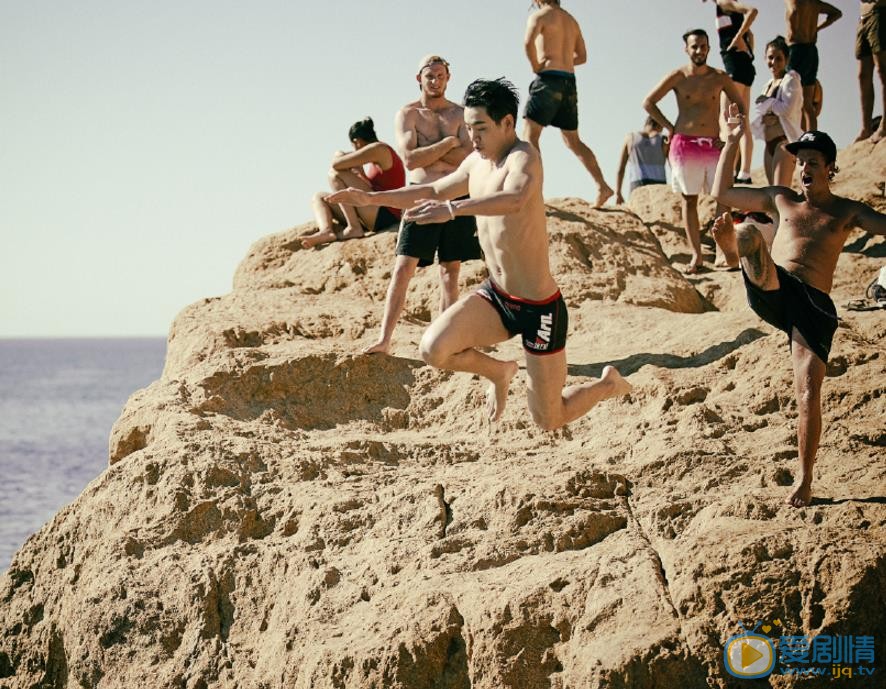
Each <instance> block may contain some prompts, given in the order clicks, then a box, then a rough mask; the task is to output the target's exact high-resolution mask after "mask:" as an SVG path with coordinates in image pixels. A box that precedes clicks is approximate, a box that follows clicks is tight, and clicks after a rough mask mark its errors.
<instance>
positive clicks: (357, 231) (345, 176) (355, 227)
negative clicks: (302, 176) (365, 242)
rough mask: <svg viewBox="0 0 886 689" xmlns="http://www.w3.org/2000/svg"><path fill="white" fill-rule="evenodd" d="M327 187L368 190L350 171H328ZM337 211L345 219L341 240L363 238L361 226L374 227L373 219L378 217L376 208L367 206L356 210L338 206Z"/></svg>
mask: <svg viewBox="0 0 886 689" xmlns="http://www.w3.org/2000/svg"><path fill="white" fill-rule="evenodd" d="M329 185H330V186H331V187H332V188H333V189H335V190H338V189H347V188H348V187H354V188H356V189H363V190H365V191H369V190H370V186H369V185H368V184H367V183H366V181H365V180H364V179H363V178H362V177H360V176H359V175H357V174H356V173H353V172H351V171H350V170H330V171H329ZM339 209H340V210H341V213H342V215H343V216H344V219H345V229H344V230H343V231H342V238H343V239H356V238H357V237H362V236H363V226H364V223H365V226H366V227H367V228H370V227H373V226H374V225H375V218H376V217H377V216H378V207H377V206H368V207H366V208H356V207H354V206H347V205H345V204H339Z"/></svg>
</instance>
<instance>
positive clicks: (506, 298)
mask: <svg viewBox="0 0 886 689" xmlns="http://www.w3.org/2000/svg"><path fill="white" fill-rule="evenodd" d="M477 294H478V295H479V296H481V297H483V298H484V299H485V300H486V301H488V302H489V303H490V304H491V305H492V308H494V309H495V310H496V311H497V312H498V316H499V318H501V322H502V324H503V325H504V326H505V329H507V331H508V332H509V333H510V334H511V335H512V336H513V335H522V336H523V348H524V349H525V350H526V351H528V352H529V353H530V354H555V353H557V352H559V351H562V350H563V348H564V347H566V331H567V330H569V315H568V313H567V311H566V302H565V301H563V296H562V295H561V294H560V290H557V292H556V293H555V294H553V295H551V296H550V297H548V298H547V299H545V300H544V301H530V300H529V299H521V298H520V297H515V296H512V295H510V294H508V293H507V292H505V291H504V290H503V289H502V288H501V287H499V286H498V285H496V284H495V283H494V282H493V281H492V280H491V279H490V278H487V279H486V280H485V281H484V282H483V284H482V285H480V287H479V288H478V289H477Z"/></svg>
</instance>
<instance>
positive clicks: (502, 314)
mask: <svg viewBox="0 0 886 689" xmlns="http://www.w3.org/2000/svg"><path fill="white" fill-rule="evenodd" d="M517 104H518V96H517V93H516V90H515V89H514V86H513V85H512V84H511V83H510V82H508V81H505V80H504V79H497V80H495V81H485V80H477V81H475V82H473V83H472V84H471V85H470V86H468V89H467V91H466V92H465V98H464V105H465V123H466V124H467V127H468V130H469V132H470V136H471V142H472V144H473V147H474V152H473V153H472V154H471V155H469V156H468V157H467V158H466V159H465V161H464V162H463V163H462V164H461V165H460V166H459V167H458V169H457V170H456V171H455V172H453V173H452V174H449V175H447V176H446V177H443V178H441V179H439V180H437V181H436V182H434V183H432V184H424V185H420V186H413V187H406V188H404V189H399V190H396V191H387V192H366V191H363V190H360V189H347V190H344V191H340V192H336V193H334V194H333V195H332V198H331V200H332V201H333V202H335V203H347V204H353V205H364V204H366V205H369V204H375V205H381V206H393V207H395V208H405V209H408V211H407V212H406V213H405V214H404V215H405V217H406V218H407V219H410V220H413V221H414V222H416V223H418V224H419V225H424V226H428V225H429V224H435V223H440V222H442V221H445V220H448V219H452V218H455V217H461V216H463V215H474V216H477V227H478V230H479V237H480V244H481V245H482V247H483V253H484V255H485V258H486V267H487V268H488V269H489V275H490V277H489V279H487V280H486V282H484V283H483V285H481V287H480V288H479V289H478V290H477V291H476V292H474V293H473V294H470V295H466V296H464V297H462V298H461V299H460V300H459V301H458V302H457V303H456V304H455V305H454V306H452V307H450V308H449V309H447V310H446V311H444V312H443V313H442V314H441V315H440V316H439V317H438V318H437V319H436V320H435V321H434V322H433V323H431V325H430V327H429V328H428V330H427V331H426V332H425V334H424V336H423V337H422V341H421V356H422V358H423V359H424V360H425V361H426V362H427V363H429V364H431V365H432V366H436V367H437V368H445V369H449V370H452V371H466V372H468V373H476V374H479V375H481V376H483V377H484V378H486V379H488V380H489V381H490V385H489V387H488V389H487V394H486V400H487V401H486V407H487V413H488V416H489V419H490V420H491V421H496V420H497V419H498V418H499V417H500V416H501V414H502V412H503V411H504V408H505V401H506V399H507V394H508V387H509V385H510V383H511V379H512V378H513V377H514V375H515V374H516V373H517V362H516V361H501V360H499V359H494V358H493V357H491V356H488V355H487V354H485V353H483V352H481V351H480V350H479V349H478V348H480V347H489V346H491V345H494V344H497V343H499V342H504V341H505V340H509V339H510V338H512V337H514V335H518V334H519V335H520V336H521V337H522V339H523V347H524V351H525V353H526V373H527V375H528V377H529V390H528V400H529V410H530V412H531V414H532V418H533V419H534V420H535V422H536V423H537V424H538V425H539V426H541V427H542V428H544V429H546V430H550V429H554V428H559V427H560V426H563V425H565V424H567V423H569V422H571V421H574V420H575V419H577V418H579V417H581V416H583V415H584V414H586V413H587V412H588V411H589V410H590V409H591V408H592V407H593V406H594V405H596V404H597V403H598V402H600V401H602V400H605V399H608V398H610V397H616V396H622V395H626V394H627V393H629V392H630V390H631V385H630V383H628V382H627V381H626V380H625V379H624V378H622V377H621V375H619V373H618V371H616V370H615V369H614V368H613V367H611V366H607V367H605V368H604V369H603V374H602V377H601V378H599V379H596V380H594V381H592V382H589V383H583V384H581V385H573V386H570V387H568V388H564V385H565V383H566V352H565V350H564V348H565V346H566V331H567V329H568V322H567V314H566V304H565V303H564V301H563V297H562V296H561V295H560V291H559V289H557V284H556V283H555V282H554V278H553V277H552V276H551V271H550V262H549V258H548V236H547V229H546V226H545V205H544V199H543V197H542V166H541V159H540V157H539V154H538V151H537V150H536V149H535V148H534V147H533V146H531V145H530V144H528V143H526V142H524V141H520V139H518V138H517V133H516V129H515V123H516V119H517ZM466 194H469V195H470V198H463V197H464V196H465V195H466ZM453 199H456V200H453ZM458 199H461V200H458ZM419 202H421V203H420V204H419V205H415V204H417V203H419Z"/></svg>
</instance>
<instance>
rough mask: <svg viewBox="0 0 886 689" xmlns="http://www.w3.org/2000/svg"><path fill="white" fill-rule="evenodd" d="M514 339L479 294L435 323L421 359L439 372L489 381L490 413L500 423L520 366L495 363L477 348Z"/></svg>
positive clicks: (425, 338) (426, 336)
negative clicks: (479, 377)
mask: <svg viewBox="0 0 886 689" xmlns="http://www.w3.org/2000/svg"><path fill="white" fill-rule="evenodd" d="M510 338H511V334H510V333H509V332H508V331H507V330H506V329H505V327H504V325H502V322H501V318H499V315H498V313H496V311H495V309H494V308H493V307H492V305H491V304H490V303H489V302H487V301H486V300H485V299H484V298H483V297H481V296H479V295H477V294H468V295H465V296H464V297H462V298H461V299H460V300H459V301H457V302H456V303H455V304H454V305H453V306H451V307H450V308H448V309H447V310H446V311H444V312H443V313H442V314H441V315H440V316H439V317H438V318H437V319H436V320H435V321H434V322H433V323H431V325H430V327H429V328H428V329H427V330H426V331H425V334H424V336H423V337H422V338H421V345H420V346H419V351H420V352H421V358H422V359H423V360H424V361H425V362H427V363H429V364H430V365H431V366H434V367H435V368H445V369H447V370H450V371H466V372H467V373H476V374H479V375H481V376H483V377H484V378H486V379H487V380H489V381H490V385H489V388H488V389H487V391H486V412H487V415H488V418H489V420H490V421H497V420H498V419H499V418H500V417H501V415H502V412H503V411H504V409H505V403H506V402H507V397H508V388H509V387H510V384H511V380H512V379H513V377H514V376H515V375H516V373H517V362H516V361H501V360H500V359H494V358H492V357H491V356H489V355H488V354H484V353H483V352H480V351H478V350H477V349H475V348H476V347H488V346H490V345H494V344H497V343H499V342H504V341H505V340H508V339H510Z"/></svg>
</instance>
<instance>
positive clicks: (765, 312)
mask: <svg viewBox="0 0 886 689" xmlns="http://www.w3.org/2000/svg"><path fill="white" fill-rule="evenodd" d="M775 270H776V273H777V275H778V289H774V290H768V291H767V290H764V289H760V288H759V287H757V285H755V284H754V283H753V282H751V281H750V280H749V279H748V276H747V275H746V274H745V272H744V270H743V269H742V271H741V274H742V276H743V277H744V285H745V290H746V291H747V295H748V305H749V306H750V307H751V309H753V311H754V313H756V314H757V315H758V316H759V317H760V318H762V319H763V320H764V321H766V322H767V323H769V325H771V326H774V327H776V328H778V329H779V330H783V331H784V332H786V333H787V334H788V344H790V342H791V331H792V330H793V328H797V330H799V331H800V334H801V335H802V336H803V339H805V340H806V342H807V343H808V344H809V347H810V348H811V349H812V351H813V352H815V355H816V356H817V357H818V358H819V359H821V360H822V361H823V362H824V363H827V362H828V355H829V354H830V353H831V342H832V341H833V339H834V333H835V332H836V331H837V309H836V307H835V306H834V302H833V301H832V300H831V298H830V296H828V295H827V294H826V293H824V292H822V291H821V290H818V289H815V287H810V286H809V285H807V284H806V283H805V282H803V281H802V280H801V279H800V278H798V277H797V276H796V275H793V274H791V273H789V272H788V271H786V270H785V269H784V268H782V267H781V266H775Z"/></svg>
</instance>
